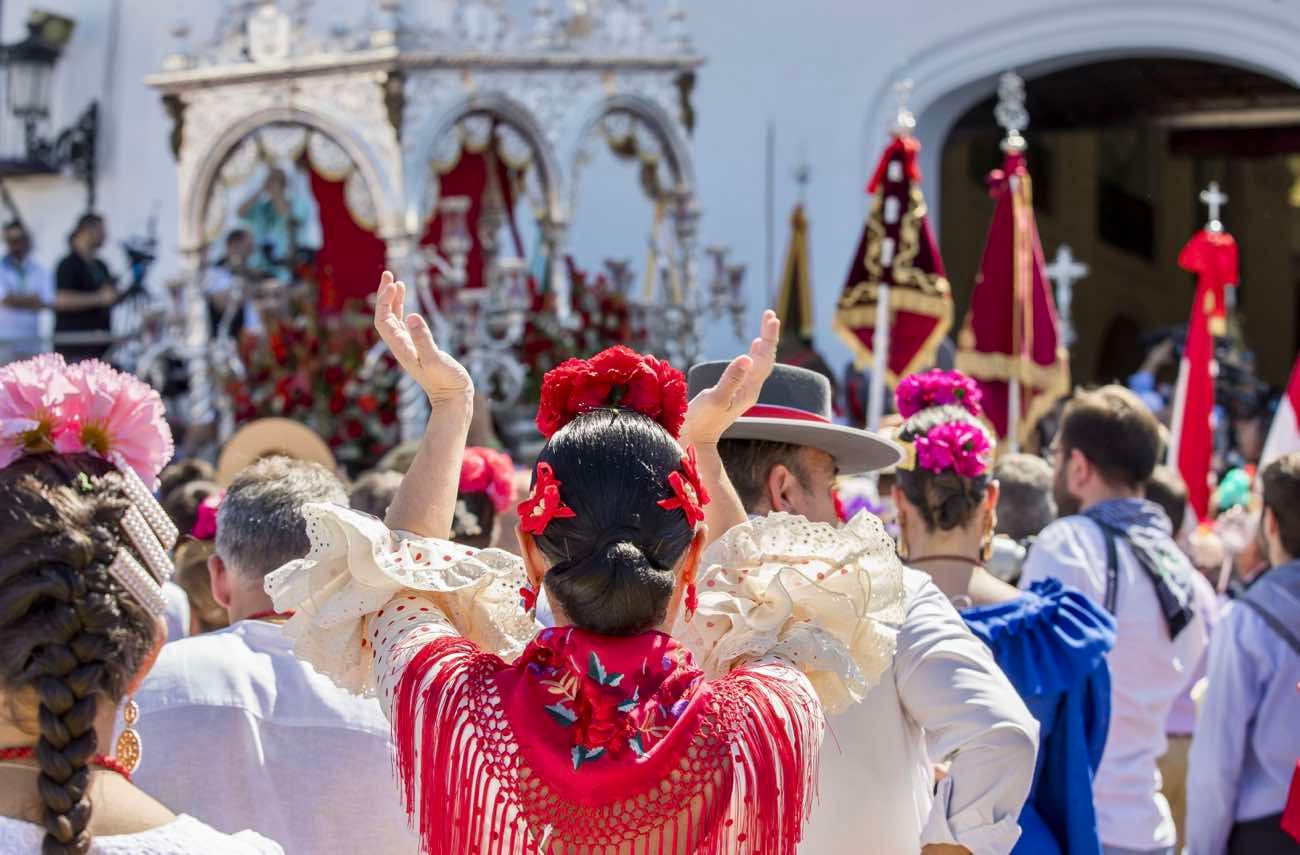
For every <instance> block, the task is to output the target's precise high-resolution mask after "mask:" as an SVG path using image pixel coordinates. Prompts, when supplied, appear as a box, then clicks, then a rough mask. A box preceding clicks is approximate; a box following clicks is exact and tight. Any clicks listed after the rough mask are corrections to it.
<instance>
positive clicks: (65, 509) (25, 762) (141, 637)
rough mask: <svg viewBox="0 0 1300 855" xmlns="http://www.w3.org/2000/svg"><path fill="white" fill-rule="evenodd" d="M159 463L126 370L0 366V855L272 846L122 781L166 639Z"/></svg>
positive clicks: (49, 360)
mask: <svg viewBox="0 0 1300 855" xmlns="http://www.w3.org/2000/svg"><path fill="white" fill-rule="evenodd" d="M171 456H172V437H171V431H170V430H169V429H168V427H167V422H166V420H165V419H164V418H163V405H162V401H161V400H160V399H159V397H158V394H157V393H156V392H155V391H154V390H153V389H151V388H149V387H148V386H147V385H145V384H144V383H142V382H140V381H139V380H137V379H135V378H134V377H130V376H127V375H125V374H121V373H119V372H118V371H116V370H114V369H112V368H110V367H108V366H107V365H104V364H103V363H100V362H97V361H94V360H90V361H86V362H81V363H78V364H76V365H71V366H69V365H65V364H64V362H63V359H62V358H61V357H58V356H52V355H48V356H40V357H36V358H34V359H29V360H25V361H22V362H14V363H10V364H8V365H5V366H3V367H0V852H23V853H25V852H43V853H46V855H55V853H58V855H86V853H91V855H126V853H141V852H148V853H153V855H187V853H200V852H201V853H217V855H271V853H282V850H281V848H280V847H279V846H277V845H276V844H274V843H271V842H270V841H268V840H266V839H264V838H262V837H260V836H258V835H256V834H253V833H251V832H242V833H240V834H236V835H226V834H221V833H219V832H217V831H215V830H213V829H212V828H210V827H208V826H206V825H204V824H203V823H201V822H199V821H198V820H195V819H193V818H192V817H189V816H185V815H179V816H178V815H176V814H174V813H172V812H171V811H170V810H168V809H167V808H166V807H164V806H163V805H161V804H159V803H158V802H156V801H154V799H152V798H151V797H149V796H148V795H146V794H145V793H144V792H143V791H142V790H140V789H137V788H136V787H135V786H134V785H132V783H131V773H132V772H133V771H134V769H135V766H136V764H137V763H139V761H140V757H141V754H142V750H143V749H142V746H141V741H140V738H139V735H138V734H137V733H136V731H135V730H134V729H133V727H132V725H133V724H134V723H135V721H136V716H138V715H139V710H138V709H137V707H136V705H135V702H134V701H132V700H131V694H132V692H133V691H134V690H135V688H136V687H138V686H139V685H140V683H141V681H142V680H143V679H144V676H145V674H146V673H147V672H148V671H149V668H150V666H152V664H153V662H154V660H155V659H156V658H157V656H158V651H159V649H160V648H161V647H162V644H163V641H164V639H165V638H166V629H165V625H164V623H163V619H164V617H165V615H166V610H167V601H166V598H165V596H164V590H163V586H164V584H166V582H167V581H168V579H169V578H170V577H171V575H172V572H173V569H172V562H171V559H170V558H169V554H170V551H171V549H172V547H173V546H174V545H175V543H176V538H177V534H178V533H177V531H176V527H175V526H174V525H173V524H172V522H171V520H170V519H169V518H168V517H167V514H166V513H165V512H164V511H163V509H162V507H161V506H160V505H159V504H158V502H157V501H156V500H155V499H154V497H153V494H152V493H151V492H150V490H151V488H152V487H153V486H154V484H155V483H156V481H157V477H158V473H159V471H160V470H161V469H162V468H163V466H164V465H165V464H166V463H167V461H168V460H169V459H170V458H171ZM119 705H121V706H122V718H123V723H124V729H123V730H122V732H121V734H120V735H119V736H118V737H117V739H116V740H114V739H113V731H114V724H115V719H116V717H117V710H118V707H119ZM196 736H200V735H196ZM220 750H221V746H219V745H214V746H213V751H220Z"/></svg>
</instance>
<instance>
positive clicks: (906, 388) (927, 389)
mask: <svg viewBox="0 0 1300 855" xmlns="http://www.w3.org/2000/svg"><path fill="white" fill-rule="evenodd" d="M982 398H983V393H982V392H980V387H979V384H978V383H976V382H975V381H974V380H972V379H971V378H970V377H967V376H966V375H965V374H962V373H961V372H960V371H940V370H939V369H937V368H936V369H934V370H933V371H926V372H925V373H924V374H912V375H910V376H908V377H905V378H903V382H901V383H899V384H898V390H897V391H896V392H895V393H894V400H895V403H896V404H897V406H898V414H899V415H900V416H902V417H903V418H905V419H910V418H911V417H912V416H914V415H916V414H917V413H919V412H921V411H922V410H928V409H930V408H931V407H942V406H945V405H949V404H951V405H953V406H957V407H961V408H963V409H964V410H966V412H968V413H970V414H971V415H972V416H975V417H976V418H979V417H980V416H982V415H984V410H983V408H982V407H981V406H980V401H981V399H982Z"/></svg>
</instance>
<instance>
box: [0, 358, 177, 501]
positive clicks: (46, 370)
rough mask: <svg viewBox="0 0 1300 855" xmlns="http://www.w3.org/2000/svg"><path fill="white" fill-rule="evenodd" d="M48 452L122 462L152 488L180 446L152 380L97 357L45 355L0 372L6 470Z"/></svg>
mask: <svg viewBox="0 0 1300 855" xmlns="http://www.w3.org/2000/svg"><path fill="white" fill-rule="evenodd" d="M44 451H58V452H61V453H63V454H75V453H79V452H89V453H92V454H96V455H98V456H100V457H102V458H104V459H105V460H113V461H114V462H115V463H116V462H117V460H118V459H120V460H121V461H122V463H124V464H125V465H126V466H129V467H130V468H131V469H132V470H134V471H135V473H136V474H137V475H139V476H140V480H141V481H143V482H144V483H145V484H150V485H152V484H154V483H155V482H156V481H157V478H158V473H159V472H161V471H162V468H163V467H164V466H165V465H167V461H168V460H170V459H171V457H172V454H173V452H174V451H175V448H174V446H173V445H172V435H171V429H170V428H168V426H167V420H166V414H165V410H164V408H163V402H162V398H160V397H159V395H158V392H157V391H155V390H154V389H153V388H152V387H151V386H149V385H148V384H147V383H144V382H143V381H141V380H139V379H138V378H136V377H133V376H131V375H129V374H123V373H122V372H120V371H118V370H117V369H115V368H113V367H111V366H109V365H106V364H104V363H102V362H99V361H98V360H88V361H86V362H79V363H77V364H76V365H67V364H66V363H64V361H63V358H62V357H61V356H58V355H56V354H45V355H42V356H38V357H35V358H33V359H25V360H22V361H21V362H12V363H9V364H8V365H5V366H3V367H0V468H2V467H4V466H8V465H9V464H10V463H12V462H13V461H14V460H16V459H17V458H19V457H21V456H22V455H24V454H33V453H40V452H44Z"/></svg>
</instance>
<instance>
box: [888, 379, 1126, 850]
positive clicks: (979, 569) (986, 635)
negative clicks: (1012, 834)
mask: <svg viewBox="0 0 1300 855" xmlns="http://www.w3.org/2000/svg"><path fill="white" fill-rule="evenodd" d="M897 403H898V410H899V413H900V414H901V415H902V416H903V417H904V418H905V419H907V421H906V422H905V423H904V424H903V427H902V428H901V430H900V432H899V435H898V439H899V441H900V443H901V444H902V445H903V448H904V459H903V462H902V463H900V464H899V466H898V476H897V482H896V485H895V487H894V491H893V496H894V502H895V504H896V505H897V507H898V522H899V527H900V552H901V553H902V554H903V556H904V560H906V561H907V562H909V563H910V564H912V565H914V566H915V567H917V568H918V569H920V570H923V571H925V572H926V573H928V574H929V575H930V577H931V579H932V580H933V581H934V583H935V585H937V586H938V587H939V589H940V590H941V591H943V592H944V593H945V594H946V595H947V596H948V598H949V599H950V600H951V601H952V603H953V605H954V606H956V607H957V609H958V610H959V611H960V612H961V614H962V617H963V619H964V620H965V621H966V624H967V625H968V626H969V627H970V629H971V631H972V632H974V634H975V635H976V636H978V637H979V638H980V639H981V640H983V641H984V643H985V644H987V645H988V646H989V648H990V649H991V650H992V652H993V656H994V658H995V659H996V660H997V663H998V665H999V667H1001V668H1002V670H1003V672H1004V673H1005V674H1006V675H1007V677H1008V679H1010V681H1011V683H1012V684H1013V685H1014V686H1015V687H1016V690H1017V691H1018V692H1019V693H1020V695H1021V697H1022V698H1023V699H1024V701H1025V705H1026V706H1028V707H1029V710H1030V712H1031V713H1033V714H1034V717H1035V718H1036V719H1037V720H1038V722H1039V725H1040V733H1039V750H1038V761H1037V768H1036V769H1035V773H1034V785H1033V789H1032V790H1031V791H1030V794H1029V799H1028V800H1027V801H1026V802H1025V806H1024V809H1023V810H1022V811H1021V814H1020V828H1021V835H1020V839H1019V841H1018V842H1017V843H1016V847H1015V849H1013V850H1012V851H1013V852H1014V853H1024V854H1025V855H1028V853H1033V855H1052V853H1066V852H1068V853H1070V855H1078V853H1094V854H1095V853H1100V852H1101V842H1100V840H1099V838H1098V836H1097V820H1096V815H1095V813H1094V810H1093V801H1092V798H1091V793H1092V775H1093V773H1094V772H1095V771H1096V768H1097V764H1098V763H1099V762H1100V761H1101V752H1102V748H1103V746H1104V745H1105V741H1106V730H1107V727H1108V725H1109V720H1110V672H1109V671H1108V669H1107V666H1106V659H1105V654H1106V652H1107V651H1108V650H1110V648H1111V646H1112V645H1113V644H1114V638H1115V624H1114V620H1113V619H1112V618H1111V616H1110V615H1109V614H1107V613H1106V612H1105V611H1104V610H1102V609H1101V608H1099V607H1097V606H1095V605H1093V604H1092V602H1091V601H1090V600H1088V599H1087V597H1085V596H1084V595H1083V594H1081V593H1079V592H1078V591H1075V590H1073V589H1071V588H1067V587H1065V586H1064V585H1062V584H1061V583H1060V582H1058V581H1057V580H1055V579H1047V580H1044V581H1042V582H1036V583H1034V584H1033V585H1031V586H1030V587H1029V588H1028V589H1027V590H1024V591H1020V590H1018V589H1016V588H1013V587H1011V586H1010V585H1007V584H1006V583H1005V582H1002V581H1001V580H999V579H998V578H997V577H995V576H994V575H993V574H992V573H989V572H988V571H987V570H985V569H984V566H983V565H984V563H985V562H986V561H987V560H988V558H989V554H990V550H991V547H992V543H993V532H994V530H995V528H996V526H997V520H996V508H997V504H998V484H997V482H996V481H994V480H992V479H991V477H990V474H989V469H990V467H991V465H992V459H993V450H994V441H993V439H992V437H991V436H990V434H989V431H988V429H987V428H986V427H985V426H984V424H983V423H982V422H981V420H980V417H981V415H982V412H981V409H980V391H979V387H978V386H977V385H976V384H975V383H974V381H972V380H971V379H970V378H969V377H967V376H965V375H964V374H961V373H959V372H955V371H947V372H945V371H931V372H928V373H926V374H919V375H914V376H912V377H908V378H906V379H905V380H904V381H903V382H902V383H900V384H899V387H898V391H897Z"/></svg>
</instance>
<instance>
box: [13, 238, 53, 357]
mask: <svg viewBox="0 0 1300 855" xmlns="http://www.w3.org/2000/svg"><path fill="white" fill-rule="evenodd" d="M11 296H12V297H36V298H38V299H40V301H41V302H42V303H44V304H45V305H50V304H51V303H53V302H54V279H53V278H52V277H51V276H50V271H48V270H46V269H45V268H44V267H42V266H41V265H40V264H39V263H38V262H37V261H36V259H34V258H32V257H31V256H30V255H29V256H27V258H25V259H23V261H22V263H21V264H19V263H17V262H16V261H15V260H14V258H13V256H10V255H6V256H5V257H4V258H3V259H2V260H0V362H2V361H3V358H2V357H3V356H4V354H16V355H19V356H30V355H32V354H36V353H40V352H42V351H43V350H45V342H44V339H43V336H42V334H41V312H42V310H41V309H14V308H10V307H9V306H5V305H3V301H4V298H5V297H11Z"/></svg>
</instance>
